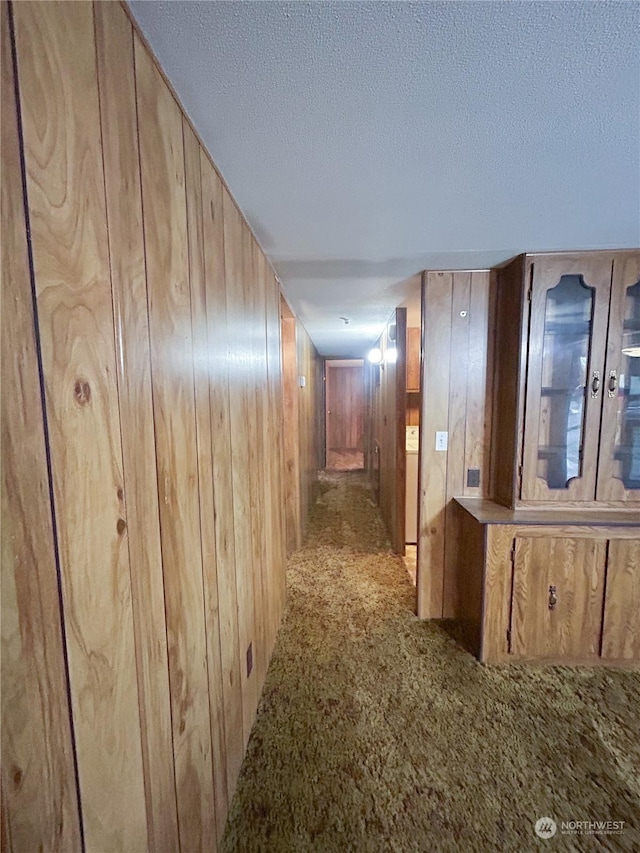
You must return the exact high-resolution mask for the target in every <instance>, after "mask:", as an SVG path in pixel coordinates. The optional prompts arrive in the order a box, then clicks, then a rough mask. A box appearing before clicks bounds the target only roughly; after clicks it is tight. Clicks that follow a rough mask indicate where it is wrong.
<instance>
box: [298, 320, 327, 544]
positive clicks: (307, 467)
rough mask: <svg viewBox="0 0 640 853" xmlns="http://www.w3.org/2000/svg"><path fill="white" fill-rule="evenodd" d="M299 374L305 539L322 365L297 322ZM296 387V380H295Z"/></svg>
mask: <svg viewBox="0 0 640 853" xmlns="http://www.w3.org/2000/svg"><path fill="white" fill-rule="evenodd" d="M296 344H297V351H298V356H297V363H298V374H299V375H300V376H304V378H305V385H304V387H303V388H300V387H298V388H297V393H298V454H299V457H300V529H301V535H302V536H304V534H305V532H306V529H307V518H308V516H309V509H310V507H311V502H312V500H313V484H314V482H315V481H316V479H317V476H318V468H319V467H320V464H321V462H320V457H321V440H322V439H321V430H322V427H321V422H322V418H321V412H322V402H321V399H322V390H321V389H322V377H321V362H320V358H319V357H318V353H317V351H316V348H315V347H314V345H313V343H312V342H311V338H310V337H309V334H308V332H307V330H306V329H305V328H304V326H303V325H302V323H300V322H299V321H296ZM296 384H298V380H297V378H296Z"/></svg>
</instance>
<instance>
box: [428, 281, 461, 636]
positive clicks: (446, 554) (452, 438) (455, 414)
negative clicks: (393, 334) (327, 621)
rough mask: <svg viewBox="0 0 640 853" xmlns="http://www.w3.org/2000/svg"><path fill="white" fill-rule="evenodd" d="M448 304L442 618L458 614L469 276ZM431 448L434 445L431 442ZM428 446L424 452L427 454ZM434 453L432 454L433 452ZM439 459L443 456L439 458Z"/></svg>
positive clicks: (457, 285)
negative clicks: (455, 498) (458, 500)
mask: <svg viewBox="0 0 640 853" xmlns="http://www.w3.org/2000/svg"><path fill="white" fill-rule="evenodd" d="M452 288H453V289H452V301H451V341H450V345H451V354H450V358H449V376H448V377H447V378H445V379H444V381H445V382H448V385H449V416H448V424H447V430H448V432H449V443H448V450H447V452H446V453H445V454H444V457H445V458H446V464H447V480H446V498H445V500H446V507H445V538H444V551H443V561H444V567H443V568H444V573H443V582H444V586H443V599H442V615H443V616H444V617H445V619H446V618H452V617H453V616H454V615H455V614H456V612H457V606H458V584H457V578H456V568H457V565H458V559H459V550H458V546H459V544H460V543H459V542H458V537H457V534H456V527H457V517H456V511H455V508H454V507H453V505H452V503H451V500H450V497H451V496H452V495H463V494H464V487H465V481H466V477H465V471H466V455H465V440H466V416H467V403H468V389H467V369H468V360H467V358H468V352H469V303H470V300H471V273H468V272H462V273H454V274H453V282H452ZM431 448H433V442H431ZM429 450H430V448H429V445H427V451H429ZM433 452H435V451H433ZM439 455H442V454H439Z"/></svg>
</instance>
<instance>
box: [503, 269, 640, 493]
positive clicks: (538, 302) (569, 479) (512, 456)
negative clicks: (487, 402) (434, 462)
mask: <svg viewBox="0 0 640 853" xmlns="http://www.w3.org/2000/svg"><path fill="white" fill-rule="evenodd" d="M496 334H497V353H498V358H497V371H496V397H495V429H494V435H493V440H494V446H495V448H496V450H497V452H496V453H495V455H494V457H495V459H496V460H497V461H496V465H495V469H494V485H495V495H496V498H497V499H498V500H499V501H500V502H501V503H504V504H505V505H507V506H511V507H516V506H532V505H536V504H537V505H540V504H542V503H546V502H550V503H556V502H562V503H574V504H582V505H588V504H592V505H594V506H595V505H596V503H597V502H603V501H606V502H607V503H608V504H609V505H623V504H627V505H628V504H629V502H631V501H635V502H640V358H638V357H637V353H640V339H639V337H638V336H639V335H640V253H639V252H611V253H610V252H581V253H576V254H556V255H522V256H520V257H518V258H516V259H515V260H514V261H512V262H511V263H510V264H508V265H506V266H505V267H504V268H502V269H500V270H499V271H498V312H497V333H496Z"/></svg>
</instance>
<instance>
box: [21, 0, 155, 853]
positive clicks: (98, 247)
mask: <svg viewBox="0 0 640 853" xmlns="http://www.w3.org/2000/svg"><path fill="white" fill-rule="evenodd" d="M14 8H15V18H16V35H17V48H18V56H19V80H20V89H21V97H22V106H23V118H24V143H25V159H26V168H27V176H28V196H29V205H30V208H31V210H32V216H31V227H32V232H31V233H32V245H33V257H34V274H35V281H36V289H37V294H38V312H39V329H40V337H41V341H42V356H43V369H44V377H45V387H46V401H47V418H48V425H49V435H50V437H51V460H52V471H53V484H54V493H55V510H56V517H57V522H58V533H59V539H58V543H59V553H60V563H61V569H62V574H63V597H64V618H65V624H66V636H67V642H68V650H69V664H70V685H71V695H72V708H73V718H74V724H75V733H76V746H77V755H78V768H79V778H80V788H81V799H82V810H83V823H84V832H85V838H86V843H87V848H88V849H92V850H97V849H100V850H104V849H127V850H131V851H133V850H145V849H147V846H148V838H147V830H146V816H145V797H144V785H143V774H142V754H141V744H140V716H139V709H138V696H137V679H136V667H135V643H134V632H133V620H132V612H131V589H130V574H129V569H130V567H129V554H128V544H127V536H126V526H127V525H126V517H125V515H126V514H125V506H124V493H123V480H122V458H121V439H120V420H119V408H118V402H117V389H116V383H115V375H116V357H115V350H114V328H113V316H112V305H111V287H110V280H109V259H108V251H107V231H106V215H105V199H104V176H103V170H102V155H101V138H100V116H99V106H98V86H97V76H96V54H95V42H94V22H93V9H92V6H91V5H90V4H84V3H78V4H75V3H70V4H49V3H47V4H29V3H25V4H17V5H16V6H15V7H14ZM105 790H106V791H108V792H109V795H108V796H105Z"/></svg>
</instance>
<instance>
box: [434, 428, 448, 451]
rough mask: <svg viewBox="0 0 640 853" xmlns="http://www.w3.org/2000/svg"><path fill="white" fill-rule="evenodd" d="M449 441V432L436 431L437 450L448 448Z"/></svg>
mask: <svg viewBox="0 0 640 853" xmlns="http://www.w3.org/2000/svg"><path fill="white" fill-rule="evenodd" d="M448 443H449V433H448V432H437V433H436V450H446V449H447V446H448Z"/></svg>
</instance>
